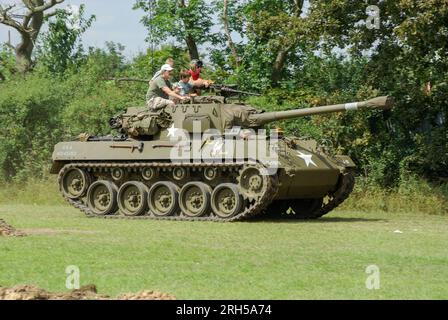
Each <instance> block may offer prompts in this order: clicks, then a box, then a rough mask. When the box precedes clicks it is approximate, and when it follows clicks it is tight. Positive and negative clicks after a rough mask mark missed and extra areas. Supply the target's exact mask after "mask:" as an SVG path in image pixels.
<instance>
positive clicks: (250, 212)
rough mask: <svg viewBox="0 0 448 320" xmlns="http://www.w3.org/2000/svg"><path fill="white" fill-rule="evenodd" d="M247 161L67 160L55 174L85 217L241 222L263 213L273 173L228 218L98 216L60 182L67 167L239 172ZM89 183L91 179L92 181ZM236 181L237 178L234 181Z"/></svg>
mask: <svg viewBox="0 0 448 320" xmlns="http://www.w3.org/2000/svg"><path fill="white" fill-rule="evenodd" d="M247 165H248V164H245V163H232V164H228V163H224V164H223V163H189V164H184V163H183V164H176V163H171V162H159V163H155V162H149V163H143V162H137V163H123V162H115V163H109V162H108V163H101V162H74V163H69V164H67V165H65V166H64V167H63V168H62V169H61V171H60V172H59V176H58V183H59V189H60V192H61V194H62V196H63V197H64V199H65V200H66V201H67V202H68V203H69V204H70V205H72V206H73V207H75V208H77V209H79V210H81V211H82V212H84V213H85V214H86V216H87V217H88V218H100V219H130V220H168V221H210V222H236V221H244V220H248V219H251V218H253V217H254V216H257V215H259V214H261V213H263V210H264V209H265V208H266V207H267V206H268V205H269V204H270V203H271V202H272V201H273V199H274V197H275V195H276V194H277V191H278V187H279V182H278V176H277V175H270V176H264V177H265V178H264V179H265V188H264V190H263V192H262V194H261V195H260V197H259V199H258V200H254V201H251V202H250V203H246V207H245V209H244V210H243V211H242V212H240V213H238V214H237V215H235V216H232V217H230V218H221V217H218V216H216V215H215V214H214V213H211V214H210V215H208V216H203V217H188V216H186V215H184V214H183V213H182V212H180V210H179V213H178V214H177V215H174V216H165V217H160V216H155V215H154V214H152V213H151V212H150V211H149V210H147V212H146V213H145V214H144V215H141V216H126V215H123V214H121V213H120V212H119V211H117V212H115V213H114V214H111V215H105V216H100V215H96V214H94V213H93V212H92V211H91V210H90V208H89V207H88V205H87V204H86V203H85V202H84V201H83V199H75V200H74V199H70V198H68V197H67V196H66V195H65V194H64V192H63V191H62V187H61V181H62V178H63V176H64V173H66V172H67V171H68V170H70V169H73V168H79V169H84V170H87V171H94V172H104V173H106V172H109V171H111V170H112V169H115V168H123V169H126V170H128V171H137V170H139V169H142V168H148V167H151V168H157V169H160V170H170V169H173V168H179V167H182V168H189V169H193V170H198V169H199V170H202V169H204V168H209V167H212V168H219V169H225V170H233V171H234V172H240V170H241V169H242V168H243V167H245V166H247ZM249 166H256V167H258V168H260V169H261V168H263V166H262V165H261V164H254V165H249ZM92 182H93V181H92ZM235 182H236V183H237V181H235Z"/></svg>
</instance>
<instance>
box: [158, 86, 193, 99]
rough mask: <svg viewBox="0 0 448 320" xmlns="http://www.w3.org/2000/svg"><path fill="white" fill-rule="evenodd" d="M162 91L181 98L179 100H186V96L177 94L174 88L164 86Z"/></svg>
mask: <svg viewBox="0 0 448 320" xmlns="http://www.w3.org/2000/svg"><path fill="white" fill-rule="evenodd" d="M162 91H163V92H165V93H166V94H167V95H168V96H170V97H173V98H176V99H179V100H182V101H183V100H186V99H187V98H186V97H182V96H181V95H179V94H177V93H176V92H174V91H173V90H171V89H170V88H168V87H163V88H162Z"/></svg>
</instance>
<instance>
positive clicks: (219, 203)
mask: <svg viewBox="0 0 448 320" xmlns="http://www.w3.org/2000/svg"><path fill="white" fill-rule="evenodd" d="M211 203H212V209H213V212H214V213H215V214H216V215H217V216H218V217H220V218H224V219H227V218H231V217H233V216H235V215H236V214H238V213H239V212H240V211H241V208H242V206H243V197H242V196H241V195H240V193H239V190H238V186H237V185H235V184H232V183H223V184H221V185H219V186H217V187H216V188H215V190H214V191H213V193H212V200H211Z"/></svg>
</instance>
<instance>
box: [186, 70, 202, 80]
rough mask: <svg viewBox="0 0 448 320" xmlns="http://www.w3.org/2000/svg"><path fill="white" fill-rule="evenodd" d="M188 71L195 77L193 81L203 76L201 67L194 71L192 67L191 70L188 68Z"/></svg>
mask: <svg viewBox="0 0 448 320" xmlns="http://www.w3.org/2000/svg"><path fill="white" fill-rule="evenodd" d="M188 73H189V74H190V75H191V77H192V78H193V81H196V80H199V78H200V77H201V69H200V68H197V69H196V71H193V70H191V69H190V70H188Z"/></svg>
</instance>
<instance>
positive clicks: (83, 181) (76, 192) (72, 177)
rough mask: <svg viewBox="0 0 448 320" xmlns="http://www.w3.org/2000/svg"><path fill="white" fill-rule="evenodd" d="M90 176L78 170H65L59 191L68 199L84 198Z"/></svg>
mask: <svg viewBox="0 0 448 320" xmlns="http://www.w3.org/2000/svg"><path fill="white" fill-rule="evenodd" d="M90 182H91V179H90V175H89V174H88V173H87V172H85V171H84V170H81V169H79V168H72V169H69V170H67V171H66V172H65V173H64V175H63V177H62V179H61V190H62V192H63V194H64V195H65V196H66V197H67V198H69V199H79V198H81V197H82V196H84V195H85V194H86V192H87V190H88V188H89V186H90Z"/></svg>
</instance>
